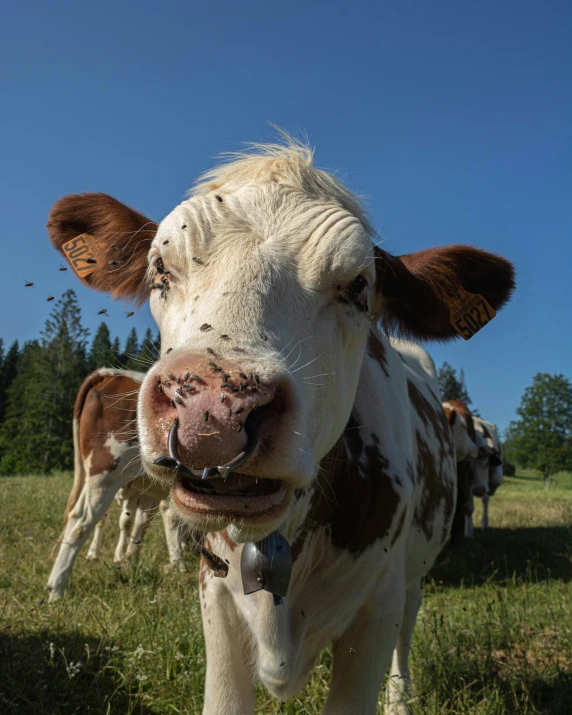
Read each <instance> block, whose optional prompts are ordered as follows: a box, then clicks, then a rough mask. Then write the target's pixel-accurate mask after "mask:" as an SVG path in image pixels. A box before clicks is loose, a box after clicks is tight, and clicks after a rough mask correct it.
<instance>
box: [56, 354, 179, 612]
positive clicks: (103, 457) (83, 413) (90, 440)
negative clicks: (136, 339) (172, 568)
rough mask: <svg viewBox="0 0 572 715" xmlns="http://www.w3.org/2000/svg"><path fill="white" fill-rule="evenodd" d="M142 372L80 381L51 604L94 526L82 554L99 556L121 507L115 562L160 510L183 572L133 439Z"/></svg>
mask: <svg viewBox="0 0 572 715" xmlns="http://www.w3.org/2000/svg"><path fill="white" fill-rule="evenodd" d="M144 376H145V375H144V373H139V372H133V371H129V370H116V369H112V368H100V369H99V370H96V371H95V372H93V373H91V375H89V376H88V377H87V378H86V379H85V380H84V382H83V383H82V385H81V387H80V389H79V391H78V394H77V397H76V401H75V406H74V417H73V440H74V481H73V486H72V490H71V492H70V495H69V497H68V501H67V504H66V510H65V516H64V519H65V524H66V525H65V529H64V533H63V535H62V538H61V540H60V544H59V550H58V555H57V557H56V560H55V563H54V566H53V568H52V571H51V574H50V577H49V579H48V584H47V587H48V589H49V590H50V601H54V600H56V599H57V598H59V597H60V596H61V595H62V594H63V593H64V591H65V590H66V588H67V586H68V584H69V580H70V577H71V571H72V568H73V564H74V561H75V559H76V557H77V555H78V553H79V551H80V549H81V548H82V546H83V545H84V543H85V542H86V541H87V539H88V538H89V535H90V534H91V532H92V531H93V530H94V529H95V533H94V537H93V541H92V543H91V545H90V548H89V551H88V553H87V558H88V559H89V560H95V559H97V558H98V557H99V554H100V551H101V544H102V537H103V528H104V526H105V523H106V521H107V509H108V507H109V505H110V504H111V502H112V501H113V498H114V497H118V498H119V501H120V504H121V505H122V510H121V515H120V517H119V528H120V536H119V541H118V543H117V548H116V550H115V561H121V560H123V558H125V557H131V556H135V555H136V554H137V553H138V551H139V549H140V544H141V542H142V540H143V536H144V533H145V530H146V528H147V526H148V524H149V521H150V519H151V517H152V515H153V513H154V512H155V511H156V509H157V508H158V507H160V509H161V513H162V515H163V522H164V526H165V534H166V538H167V547H168V550H169V556H170V561H171V563H172V564H176V565H177V566H179V568H184V566H183V561H182V552H181V539H180V535H179V525H178V524H177V522H176V519H175V518H174V515H173V514H172V512H171V511H170V510H168V509H166V503H165V502H164V501H162V500H164V497H166V496H167V489H166V488H165V487H164V486H163V485H162V484H160V483H158V482H157V481H156V480H152V479H149V478H148V477H145V476H142V475H143V472H142V470H141V460H140V458H139V441H138V438H137V425H136V421H137V396H138V393H139V389H140V387H141V382H142V380H143V378H144Z"/></svg>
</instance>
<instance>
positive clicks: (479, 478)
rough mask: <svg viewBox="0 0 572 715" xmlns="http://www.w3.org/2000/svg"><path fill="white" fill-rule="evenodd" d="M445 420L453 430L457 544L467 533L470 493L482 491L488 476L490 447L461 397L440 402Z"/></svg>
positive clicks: (454, 533)
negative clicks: (455, 471) (455, 468)
mask: <svg viewBox="0 0 572 715" xmlns="http://www.w3.org/2000/svg"><path fill="white" fill-rule="evenodd" d="M443 409H444V410H445V415H446V416H447V421H448V422H449V426H450V427H451V431H452V433H453V442H454V444H455V458H456V462H457V504H456V506H455V515H454V518H453V525H452V527H451V541H452V543H453V544H455V545H458V544H460V543H461V542H462V541H463V540H464V538H465V537H466V536H472V533H469V531H470V530H469V528H468V525H469V523H470V520H471V519H472V513H473V511H474V500H473V494H474V493H478V494H482V491H483V489H484V485H485V484H486V483H487V482H488V476H489V463H488V460H489V450H488V447H487V445H486V443H485V441H484V439H483V438H482V437H481V435H480V434H479V433H477V431H476V430H475V425H474V418H473V415H472V414H471V411H470V410H469V408H468V407H467V405H466V404H465V403H464V402H462V401H461V400H447V401H446V402H444V403H443Z"/></svg>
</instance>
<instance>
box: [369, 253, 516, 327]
mask: <svg viewBox="0 0 572 715" xmlns="http://www.w3.org/2000/svg"><path fill="white" fill-rule="evenodd" d="M374 251H375V258H376V263H375V265H376V279H377V280H376V283H377V291H378V295H379V296H380V308H379V312H380V314H381V319H382V322H383V324H384V327H385V329H386V331H387V330H389V331H391V330H395V331H396V332H399V333H404V334H407V335H411V336H413V337H415V338H418V339H421V340H449V339H451V338H454V337H458V334H457V332H456V331H455V329H454V328H453V326H452V325H451V323H450V322H449V318H450V310H449V305H448V302H447V301H448V300H450V298H451V296H456V295H457V294H458V292H459V288H463V289H465V290H466V291H468V292H470V293H475V294H479V295H482V296H483V297H484V298H485V299H486V300H487V301H488V303H490V305H491V306H492V307H493V308H494V310H498V309H499V308H501V307H502V306H503V305H504V304H505V303H506V302H507V301H508V300H509V298H510V296H511V293H512V291H513V290H514V287H515V280H514V267H513V265H512V264H511V263H510V262H509V261H507V260H506V259H505V258H503V257H502V256H498V255H496V254H494V253H488V252H487V251H481V250H479V249H477V248H472V247H471V246H462V245H457V246H445V247H442V248H429V249H427V250H425V251H418V252H416V253H410V254H408V255H404V256H392V255H391V254H389V253H387V252H386V251H383V250H381V249H380V248H379V247H378V246H375V247H374Z"/></svg>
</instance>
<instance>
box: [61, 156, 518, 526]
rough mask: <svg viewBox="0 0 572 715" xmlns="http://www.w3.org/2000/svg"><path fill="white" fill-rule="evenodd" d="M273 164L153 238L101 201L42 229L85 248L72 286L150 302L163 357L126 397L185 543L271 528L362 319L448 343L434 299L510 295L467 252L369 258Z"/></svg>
mask: <svg viewBox="0 0 572 715" xmlns="http://www.w3.org/2000/svg"><path fill="white" fill-rule="evenodd" d="M272 152H275V150H271V152H270V153H269V155H267V156H262V157H257V158H252V157H251V158H249V159H246V160H245V159H243V160H242V161H238V162H236V163H235V164H231V165H229V166H226V167H223V168H222V169H221V170H220V172H218V174H215V176H214V178H212V177H211V178H212V180H211V181H210V182H206V183H205V184H203V185H201V186H200V187H199V190H198V191H197V193H196V194H195V196H193V198H191V199H190V200H188V201H185V202H184V203H183V204H181V205H180V206H179V207H177V208H176V209H175V210H174V211H173V212H172V213H171V214H170V215H169V216H167V218H166V219H165V220H164V221H163V222H162V223H161V224H160V225H159V226H158V227H157V226H156V225H155V224H153V223H152V222H149V221H148V220H147V219H145V217H143V216H141V215H140V214H137V213H136V212H134V211H132V210H131V209H128V208H127V207H126V206H124V205H123V204H120V203H119V202H116V201H115V200H113V199H111V198H110V197H108V196H105V195H101V194H90V195H84V196H72V197H66V198H64V199H62V200H61V201H60V202H58V203H57V204H56V205H55V207H54V209H53V210H52V213H51V216H50V222H49V224H48V227H49V230H50V234H51V238H52V241H53V243H54V244H55V245H56V246H57V247H58V248H59V249H60V250H62V247H63V246H64V245H65V244H66V243H68V242H69V241H70V240H72V239H74V237H76V236H77V235H78V234H87V235H88V239H86V240H88V241H91V242H92V243H91V245H92V246H93V253H94V255H96V258H95V260H96V261H97V263H96V264H90V266H91V268H90V274H89V276H88V277H87V278H85V279H84V282H85V283H87V284H89V285H91V286H92V287H95V288H98V289H102V290H107V291H109V292H111V293H112V294H113V295H114V296H116V297H131V298H133V297H136V298H138V299H140V300H143V299H144V298H145V297H146V295H145V294H147V295H148V296H149V299H150V302H151V310H152V312H153V316H154V318H155V320H156V321H157V324H158V326H159V328H160V331H161V346H162V354H161V357H160V359H159V360H158V362H157V363H156V364H155V365H154V366H153V367H152V368H151V370H150V371H149V372H148V374H147V376H146V378H145V380H144V383H143V385H142V388H141V391H140V395H139V415H138V419H139V434H140V442H141V454H142V462H143V467H144V469H145V470H146V471H147V473H149V474H150V475H153V476H155V477H157V478H158V479H161V480H164V481H167V482H168V483H170V484H172V485H173V502H174V504H175V507H176V508H177V510H178V512H179V513H180V515H181V516H182V517H183V518H184V519H185V520H187V521H188V522H190V523H191V524H192V525H193V527H195V528H198V529H200V530H218V529H222V528H224V527H229V533H230V535H231V536H232V538H234V539H237V540H245V539H248V540H249V539H253V538H259V537H260V536H262V535H263V534H266V533H268V532H269V531H271V530H273V529H275V528H277V527H278V526H279V525H280V523H281V522H283V521H284V519H285V518H287V516H288V513H289V506H290V504H291V503H292V502H293V497H294V493H295V490H296V489H300V488H304V487H306V486H308V485H309V484H310V483H311V481H312V479H313V477H314V475H315V473H316V469H317V467H316V465H317V463H318V462H319V460H320V459H321V458H322V457H323V456H324V455H325V454H326V453H327V452H328V451H329V450H330V449H331V448H332V447H333V445H334V443H335V442H336V440H337V439H338V438H339V437H340V435H341V433H342V431H343V429H344V427H345V425H346V423H347V420H348V418H349V415H350V412H351V409H352V405H353V401H354V396H355V392H356V386H357V382H358V379H359V374H360V369H361V364H362V361H363V354H364V346H365V342H366V338H367V334H368V330H369V329H370V325H371V323H370V318H371V315H372V314H375V315H378V316H380V317H382V318H384V319H386V321H387V323H398V324H399V326H400V327H401V328H402V329H404V330H405V331H408V332H410V333H411V334H413V335H416V336H419V337H424V338H429V337H436V338H439V339H448V338H450V337H452V336H454V335H455V333H454V330H453V328H452V327H451V325H450V323H449V308H448V307H447V305H445V304H444V303H443V295H444V293H443V290H444V288H446V292H447V291H451V290H452V291H453V292H455V290H456V286H458V285H463V286H464V287H465V288H466V289H467V290H470V291H471V292H475V293H483V294H485V297H486V298H487V300H488V301H489V303H490V304H491V305H492V306H493V307H494V308H497V307H499V306H500V305H501V304H502V303H504V302H505V301H506V299H507V298H508V295H509V293H510V290H511V288H512V268H511V266H510V264H508V262H506V261H505V260H504V259H501V258H499V257H496V256H492V255H491V254H485V253H483V252H480V251H477V250H476V249H471V248H467V247H462V246H455V247H450V248H446V249H434V250H431V251H426V252H421V253H418V254H410V255H408V256H403V257H401V258H395V257H392V256H390V255H389V254H385V253H384V252H381V251H379V249H375V252H374V248H373V246H372V243H371V231H370V229H369V226H368V223H367V219H366V217H365V215H364V214H363V212H362V210H361V208H360V206H359V202H358V201H357V200H356V199H355V197H352V195H351V194H350V193H349V192H348V191H347V190H346V189H344V188H343V187H342V186H341V185H340V184H339V183H338V182H337V181H335V180H334V179H333V178H332V177H330V176H328V175H327V174H325V173H323V172H319V171H317V170H315V169H313V168H311V166H310V163H309V162H308V157H307V156H306V155H305V154H303V153H302V154H299V155H297V156H292V152H291V151H290V150H289V152H290V153H288V151H285V152H284V155H283V156H279V157H277V156H276V154H275V153H274V154H273V153H272ZM374 259H375V260H374ZM93 265H96V269H93ZM372 398H373V396H372ZM380 409H383V405H382V404H380ZM389 418H390V415H388V419H389ZM167 454H169V455H170V459H171V462H170V463H168V462H165V460H163V463H162V464H159V465H157V464H155V460H157V459H158V458H160V457H161V456H165V455H167ZM174 456H176V458H177V459H178V460H179V464H181V465H184V467H185V468H187V469H186V470H183V471H184V472H186V474H185V473H183V472H181V471H179V472H178V473H177V474H174V473H173V471H172V469H171V468H170V467H172V466H173V464H175V463H176V462H175V461H174V459H173V457H174ZM228 463H231V464H233V467H234V468H233V470H232V471H230V472H229V473H227V472H226V470H224V469H222V470H219V471H221V472H222V473H223V474H224V475H225V476H226V477H227V478H221V477H216V478H207V479H204V480H203V479H201V478H200V474H201V471H200V470H203V469H204V468H208V467H219V466H221V465H222V466H223V465H226V464H228ZM166 464H168V465H169V468H168V467H167V466H165V465H166ZM189 470H196V471H197V475H198V476H197V475H195V474H194V473H193V472H190V471H189Z"/></svg>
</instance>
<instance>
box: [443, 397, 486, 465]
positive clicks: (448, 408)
mask: <svg viewBox="0 0 572 715" xmlns="http://www.w3.org/2000/svg"><path fill="white" fill-rule="evenodd" d="M443 409H444V410H445V415H446V417H447V421H448V422H449V426H450V427H451V432H452V433H453V444H454V445H455V456H456V459H457V462H466V461H469V460H474V459H477V457H478V456H479V448H478V447H477V445H476V443H475V428H474V427H473V420H472V417H471V413H470V412H469V410H468V408H467V407H466V405H465V404H464V403H462V402H460V401H459V400H451V401H449V402H443Z"/></svg>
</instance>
